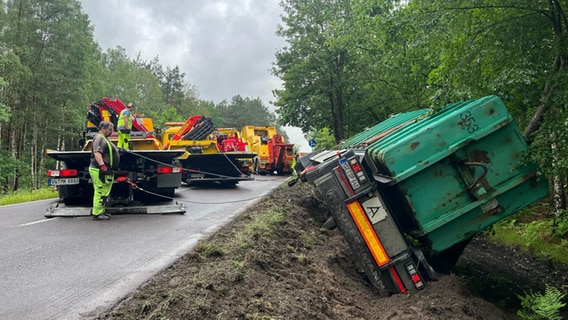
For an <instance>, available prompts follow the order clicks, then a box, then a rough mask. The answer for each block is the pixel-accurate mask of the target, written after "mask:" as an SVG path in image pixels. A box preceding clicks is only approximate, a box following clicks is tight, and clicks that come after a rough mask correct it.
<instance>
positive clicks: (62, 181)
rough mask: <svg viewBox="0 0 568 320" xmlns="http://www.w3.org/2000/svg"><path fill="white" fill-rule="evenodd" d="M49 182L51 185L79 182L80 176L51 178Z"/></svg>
mask: <svg viewBox="0 0 568 320" xmlns="http://www.w3.org/2000/svg"><path fill="white" fill-rule="evenodd" d="M47 184H49V185H50V186H63V185H71V184H79V178H62V179H49V180H47Z"/></svg>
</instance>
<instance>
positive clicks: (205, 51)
mask: <svg viewBox="0 0 568 320" xmlns="http://www.w3.org/2000/svg"><path fill="white" fill-rule="evenodd" d="M80 2H81V4H82V6H83V10H84V12H85V13H87V14H88V15H89V18H90V20H91V23H92V24H93V25H94V27H95V39H96V41H97V42H98V43H99V45H100V46H101V48H102V49H103V50H104V51H106V50H107V49H109V48H116V47H117V46H121V47H123V48H124V49H125V50H126V53H127V54H128V55H129V56H130V57H132V58H133V57H135V56H136V55H137V54H138V53H140V54H141V56H142V58H143V59H144V60H151V59H153V58H154V57H156V56H158V58H159V60H160V63H161V64H162V65H163V66H169V67H171V68H173V67H175V66H176V65H177V66H179V68H180V70H181V71H182V72H184V73H185V74H186V79H185V80H186V82H188V83H190V84H192V85H194V86H196V87H197V89H198V90H199V94H200V97H201V99H203V100H210V101H213V102H215V103H219V102H220V101H222V100H227V101H230V100H231V98H232V97H233V96H235V95H237V94H239V95H241V96H243V97H249V98H253V99H254V98H260V99H261V100H262V102H263V103H264V105H265V106H267V107H268V108H269V109H270V110H271V111H274V107H273V106H272V105H271V104H270V101H272V100H274V97H273V96H272V90H274V89H277V88H280V86H281V81H280V79H278V78H276V77H274V76H272V75H271V74H270V68H271V64H272V62H273V61H274V60H275V57H274V54H275V52H276V50H277V49H279V48H281V47H283V46H284V40H283V39H282V38H279V37H277V36H276V35H275V32H276V28H277V26H278V24H279V23H281V20H280V14H281V12H282V10H281V8H280V6H279V5H278V2H279V0H167V1H166V0H80ZM188 116H189V115H188ZM286 132H287V134H288V136H289V137H290V140H291V142H292V143H295V144H297V145H298V146H299V147H300V150H301V151H310V150H311V149H310V147H309V146H308V145H307V142H306V141H305V140H304V139H303V136H302V133H301V130H300V129H298V128H286Z"/></svg>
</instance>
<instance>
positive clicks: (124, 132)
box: [117, 103, 134, 150]
mask: <svg viewBox="0 0 568 320" xmlns="http://www.w3.org/2000/svg"><path fill="white" fill-rule="evenodd" d="M133 107H134V106H133V105H132V103H129V104H128V105H127V106H126V109H124V110H122V111H121V112H120V116H118V123H117V126H118V128H117V131H118V145H117V146H118V147H119V148H122V149H125V150H128V149H130V130H132V120H133V119H134V117H133V116H132V108H133Z"/></svg>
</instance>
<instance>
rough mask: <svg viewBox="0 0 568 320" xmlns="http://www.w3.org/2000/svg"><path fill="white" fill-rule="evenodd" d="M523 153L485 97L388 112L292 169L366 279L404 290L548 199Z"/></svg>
mask: <svg viewBox="0 0 568 320" xmlns="http://www.w3.org/2000/svg"><path fill="white" fill-rule="evenodd" d="M526 150H527V144H526V142H525V140H524V138H523V136H522V135H521V133H520V131H519V129H518V128H517V126H516V125H515V123H514V121H513V119H512V117H511V116H510V115H509V113H508V111H507V109H506V108H505V106H504V104H503V102H502V101H501V99H500V98H498V97H496V96H488V97H484V98H481V99H477V100H471V101H465V102H460V103H454V104H450V105H447V106H446V107H445V108H444V109H442V110H441V111H438V112H435V113H431V112H430V110H427V109H423V110H417V111H413V112H409V113H402V114H397V115H394V116H392V117H390V118H389V119H387V120H385V121H383V122H381V123H379V124H377V125H376V126H374V127H372V128H370V129H368V130H366V131H365V132H362V133H360V134H358V135H356V136H354V137H353V138H351V139H349V140H347V141H346V142H344V143H341V144H340V145H338V146H337V148H336V149H335V150H321V151H315V152H312V153H310V154H307V155H305V156H303V157H301V158H300V159H299V160H298V163H297V165H296V166H295V170H296V171H297V172H298V179H300V180H301V181H303V182H309V183H311V184H313V185H314V186H315V190H316V191H317V193H318V194H319V195H320V196H321V198H322V199H323V201H324V202H325V204H326V205H327V206H328V208H329V209H330V215H331V217H332V218H333V221H334V222H335V225H336V226H337V227H338V228H339V229H340V230H341V232H342V233H343V235H344V236H345V239H346V241H347V242H348V244H349V246H350V248H351V250H352V251H353V252H354V253H355V256H356V260H357V263H358V265H359V267H360V268H361V269H362V270H364V272H365V275H366V277H367V278H368V279H369V281H370V282H371V283H372V284H373V285H374V286H375V287H377V288H378V289H379V290H381V292H383V293H385V294H392V293H407V292H411V291H415V290H420V289H422V288H424V287H425V286H426V285H427V282H428V281H429V280H435V279H436V277H437V274H438V273H447V272H448V271H449V270H450V268H452V267H453V266H454V264H455V263H456V262H457V260H458V258H459V256H460V255H461V253H462V252H463V250H464V249H465V247H466V246H467V244H468V243H469V242H470V240H471V239H472V237H473V236H474V235H476V234H478V233H480V232H482V231H484V230H485V229H486V228H488V227H490V226H491V225H493V224H495V223H496V222H498V221H500V220H502V219H504V218H506V217H508V216H510V215H512V214H514V213H515V212H517V211H518V210H520V209H522V208H524V207H526V206H528V205H530V204H532V203H534V202H536V201H538V200H539V199H541V198H543V197H545V196H546V195H547V193H548V183H547V181H546V180H545V179H544V178H543V177H540V176H539V175H538V174H537V169H538V168H537V167H536V166H535V165H534V164H530V163H526V162H525V161H524V160H523V153H524V152H525V151H526ZM294 183H295V181H291V182H290V183H289V185H291V186H292V185H293V184H294Z"/></svg>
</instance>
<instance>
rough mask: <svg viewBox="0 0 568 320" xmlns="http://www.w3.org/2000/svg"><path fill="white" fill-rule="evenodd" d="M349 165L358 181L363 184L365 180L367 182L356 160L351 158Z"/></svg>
mask: <svg viewBox="0 0 568 320" xmlns="http://www.w3.org/2000/svg"><path fill="white" fill-rule="evenodd" d="M349 164H350V165H351V168H352V169H353V172H355V175H356V176H357V178H358V179H359V181H361V182H365V180H367V178H365V173H364V172H363V167H361V164H360V163H359V161H357V159H355V158H353V159H351V160H350V161H349Z"/></svg>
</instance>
